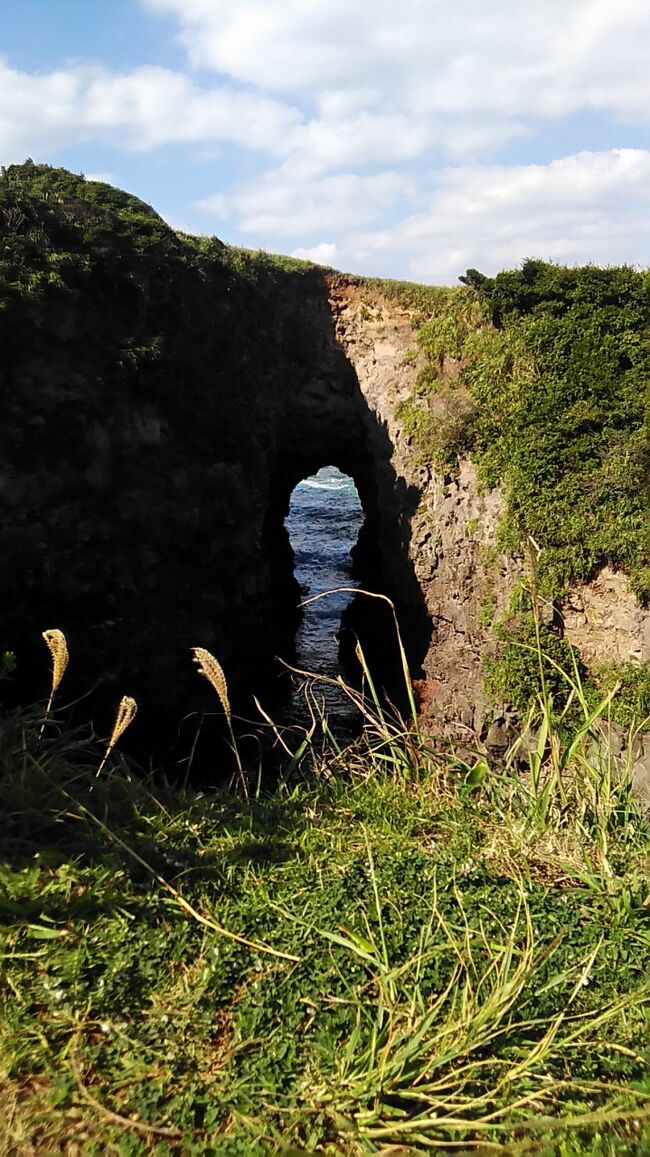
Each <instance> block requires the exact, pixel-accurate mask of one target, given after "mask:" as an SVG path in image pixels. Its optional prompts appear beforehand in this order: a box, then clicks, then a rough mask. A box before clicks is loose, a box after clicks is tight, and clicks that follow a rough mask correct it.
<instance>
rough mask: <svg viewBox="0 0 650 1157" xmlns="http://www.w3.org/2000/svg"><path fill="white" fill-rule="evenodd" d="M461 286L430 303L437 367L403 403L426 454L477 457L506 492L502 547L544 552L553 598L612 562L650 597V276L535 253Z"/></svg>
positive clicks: (430, 352) (433, 294)
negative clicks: (534, 545)
mask: <svg viewBox="0 0 650 1157" xmlns="http://www.w3.org/2000/svg"><path fill="white" fill-rule="evenodd" d="M463 280H466V281H467V282H468V284H467V285H465V286H462V287H459V288H458V289H448V290H443V289H438V290H433V291H430V292H429V293H428V294H427V295H426V306H425V305H424V299H423V302H422V305H423V308H424V309H425V311H426V319H425V320H423V318H422V317H420V318H419V319H418V322H419V331H418V341H419V345H420V348H421V350H422V352H423V354H424V356H425V359H426V365H425V370H424V372H423V373H422V374H421V376H420V379H419V381H418V384H417V387H416V391H415V393H414V395H413V397H412V398H411V399H410V401H409V402H407V403H405V404H404V405H403V410H402V416H403V420H404V421H405V423H406V425H407V428H408V429H409V431H410V432H411V433H412V435H413V437H414V439H415V441H416V443H417V445H418V447H419V450H420V454H421V456H422V457H425V458H426V457H428V458H429V460H430V461H433V462H434V463H436V462H440V461H441V460H446V461H447V462H450V461H451V462H453V461H454V460H455V457H456V456H457V455H458V454H459V453H463V452H467V453H471V455H472V456H473V457H474V458H475V459H476V460H477V461H478V463H479V465H480V469H481V476H482V479H483V482H484V484H485V485H487V486H494V485H497V484H500V485H501V486H502V487H503V489H504V492H505V496H506V500H507V514H506V520H505V522H504V526H503V543H504V545H505V546H506V547H508V548H509V549H511V550H514V551H517V550H519V549H521V544H522V543H523V542H526V541H527V539H528V537H529V536H531V535H532V536H533V538H534V539H535V540H536V541H537V542H538V543H539V544H540V545H541V546H542V547H543V557H542V561H541V569H540V583H541V585H542V589H544V591H545V593H547V594H552V595H555V596H557V595H561V594H562V593H563V591H564V590H565V589H566V587H567V585H568V584H569V583H570V582H572V581H576V580H588V579H589V578H590V577H591V576H592V575H593V574H594V572H595V571H597V570H598V569H599V568H600V567H602V566H604V565H605V564H606V563H610V564H612V565H613V566H614V567H620V568H623V569H624V570H625V571H626V572H627V573H628V574H629V576H630V581H631V583H632V586H633V589H634V590H635V591H636V593H637V594H638V595H639V597H640V598H642V599H643V600H647V599H648V598H649V597H650V581H649V580H650V572H648V557H649V554H650V511H649V503H648V494H649V493H650V485H649V484H650V437H649V429H648V382H649V381H650V344H649V342H648V331H649V327H650V274H647V273H638V272H636V271H635V270H633V269H631V268H613V269H596V268H593V267H591V266H587V267H585V268H579V269H567V268H564V267H561V266H554V265H548V264H545V263H543V262H539V261H527V262H525V263H524V265H523V267H522V269H521V270H518V271H512V272H508V273H500V274H498V275H497V277H495V278H494V279H490V278H486V277H483V276H481V275H480V274H477V273H476V271H468V274H467V275H466V278H465V279H463ZM384 288H388V286H387V285H384ZM404 292H405V291H404V290H402V289H398V290H396V293H397V296H398V297H399V296H400V294H403V293H404ZM423 316H424V315H423ZM445 410H446V411H448V412H449V413H450V414H451V415H452V420H451V421H450V422H449V423H447V427H448V428H447V430H446V431H444V432H441V430H440V426H441V416H442V418H443V425H444V414H445Z"/></svg>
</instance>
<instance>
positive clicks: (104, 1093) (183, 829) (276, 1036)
mask: <svg viewBox="0 0 650 1157" xmlns="http://www.w3.org/2000/svg"><path fill="white" fill-rule="evenodd" d="M359 660H360V664H361V670H362V673H363V680H362V685H361V686H360V688H358V689H354V688H351V687H345V686H344V685H343V687H342V689H343V690H344V692H345V693H347V694H348V695H349V697H350V699H351V700H352V701H353V702H354V704H355V706H356V707H357V709H358V710H359V711H360V713H361V715H362V718H363V721H364V728H363V732H362V734H361V736H360V737H359V739H358V740H356V741H354V742H353V743H351V744H348V745H347V746H345V747H344V746H342V745H341V744H337V743H336V740H335V739H334V737H332V736H331V733H330V731H329V726H328V723H327V720H326V719H325V718H324V717H323V715H322V713H321V711H320V709H319V696H318V688H317V684H314V683H313V682H312V683H310V684H308V695H309V704H310V711H311V715H310V722H309V724H308V726H306V727H305V728H304V729H302V731H301V730H299V729H298V730H296V729H293V730H291V731H282V730H281V729H280V728H278V727H277V726H276V725H275V724H274V723H273V721H272V720H271V718H270V716H269V715H268V713H266V712H263V714H262V715H261V717H260V718H261V723H262V725H263V726H264V727H265V728H266V729H267V731H268V733H269V735H270V737H271V739H275V742H276V743H277V745H278V746H279V748H280V750H281V752H282V755H283V757H284V774H283V775H281V776H280V778H279V781H278V782H277V785H276V786H275V787H274V789H273V790H272V791H268V792H264V791H262V790H261V788H260V785H259V777H258V774H257V769H254V768H251V769H250V770H249V769H247V768H246V766H245V764H244V763H243V762H241V763H240V765H239V768H238V780H239V784H240V788H239V791H234V790H225V789H214V790H206V789H205V788H204V789H203V790H198V789H193V788H190V787H187V786H183V787H179V786H174V785H172V784H170V783H168V782H166V781H165V779H164V777H163V776H161V775H158V776H157V777H156V776H146V775H144V774H142V773H138V772H136V771H135V770H134V769H132V768H131V767H130V766H129V764H128V762H127V761H126V760H124V759H121V758H120V757H119V755H117V754H116V750H115V749H114V748H111V751H110V754H109V756H108V757H107V758H106V762H105V764H104V766H103V768H102V771H101V774H100V775H99V776H98V775H97V770H98V768H99V767H100V765H101V763H102V759H103V757H104V753H105V745H102V744H99V743H98V742H96V741H95V740H94V739H93V738H92V737H90V736H89V735H88V734H86V733H84V732H77V733H71V732H69V731H67V730H66V729H65V727H63V726H62V724H61V722H60V720H59V719H58V718H57V715H56V713H54V714H53V715H51V716H50V717H49V718H48V721H47V726H46V728H45V732H44V735H43V737H42V738H40V732H41V728H42V724H43V709H42V708H40V707H39V708H34V709H32V710H30V711H24V712H17V713H14V714H9V715H6V716H5V718H4V720H3V729H2V744H1V747H0V774H1V775H2V783H3V792H2V808H3V854H2V861H3V864H2V868H1V869H0V917H1V927H2V935H3V947H2V959H1V961H0V992H1V993H2V1019H1V1021H0V1066H1V1068H2V1073H3V1078H4V1079H3V1082H2V1084H1V1092H0V1119H1V1120H2V1122H3V1124H2V1125H0V1136H1V1135H2V1129H4V1130H5V1134H6V1138H5V1139H4V1141H5V1146H10V1145H13V1146H14V1150H10V1151H16V1152H18V1153H21V1152H25V1153H27V1152H33V1151H44V1152H48V1151H70V1152H72V1151H79V1150H80V1151H83V1152H89V1153H93V1152H97V1153H99V1152H104V1151H106V1149H107V1148H109V1149H113V1150H115V1151H118V1152H120V1153H122V1152H124V1153H146V1152H153V1151H155V1152H157V1153H158V1152H160V1153H175V1152H179V1153H193V1152H196V1153H204V1152H218V1153H220V1154H222V1153H223V1154H226V1155H227V1154H242V1153H245V1154H248V1153H252V1154H255V1153H272V1152H278V1153H280V1152H294V1153H298V1152H305V1153H316V1152H323V1153H331V1154H335V1153H337V1154H340V1153H347V1154H364V1153H384V1154H388V1153H398V1152H417V1151H427V1150H429V1149H452V1150H454V1149H455V1150H457V1151H460V1152H469V1151H472V1150H474V1149H476V1150H479V1151H483V1152H506V1153H511V1152H522V1151H532V1150H534V1151H537V1152H547V1153H555V1152H561V1153H565V1154H570V1153H582V1152H588V1153H594V1154H596V1153H614V1152H616V1153H619V1152H629V1153H635V1152H639V1151H642V1149H641V1148H640V1147H641V1146H642V1145H644V1144H646V1145H647V1144H648V1143H649V1139H650V1134H649V1133H648V1130H647V1126H646V1122H647V1121H648V1119H649V1118H650V982H649V980H648V977H649V975H650V919H649V913H650V883H649V871H648V867H649V864H650V830H649V827H648V822H647V819H646V818H645V817H644V815H643V813H642V811H641V809H640V806H639V804H638V801H637V800H636V799H635V797H634V793H633V791H632V777H631V767H630V765H629V759H628V758H627V757H626V756H625V755H615V753H614V749H613V747H612V744H611V743H609V741H608V740H609V714H610V705H611V694H610V695H607V696H605V697H603V699H602V701H601V703H600V704H599V705H598V706H597V707H596V708H594V707H593V706H590V705H589V703H588V700H587V697H586V695H585V694H584V691H583V689H582V687H581V685H580V681H579V678H578V677H577V674H576V671H569V672H565V673H564V677H565V678H566V680H567V684H568V688H569V695H568V699H569V705H568V706H567V705H566V699H565V701H564V702H565V706H564V707H563V708H562V710H557V709H556V708H555V705H554V703H553V701H552V698H551V697H550V696H549V695H548V694H547V692H546V690H545V688H544V685H543V681H542V684H541V686H540V698H539V702H538V704H537V707H536V708H535V710H534V712H532V713H531V715H530V717H529V719H527V720H526V721H524V726H522V732H521V735H520V736H519V738H518V739H517V740H516V742H515V743H514V744H513V746H512V748H511V749H510V751H509V752H508V753H507V754H506V756H505V758H504V759H503V760H502V761H501V762H499V763H498V764H497V763H493V762H491V761H490V760H489V759H488V758H487V757H486V755H485V754H484V753H481V752H478V751H477V752H476V754H474V755H472V754H471V753H469V752H467V751H465V752H463V753H462V755H460V754H458V753H455V752H454V751H453V749H452V748H451V747H450V745H448V744H447V745H444V746H441V745H436V744H434V743H433V742H432V741H431V740H430V739H429V738H428V737H427V736H426V735H424V734H422V732H421V731H420V728H419V725H418V720H417V716H416V715H415V712H414V707H412V711H411V715H410V717H409V718H407V719H406V720H400V719H399V718H398V717H396V716H395V714H394V712H391V711H390V709H389V708H388V707H387V706H386V705H385V704H384V703H383V702H382V699H381V697H380V695H379V693H378V690H377V688H376V687H375V686H374V683H373V680H372V675H371V672H370V671H369V670H368V669H367V666H366V665H365V660H364V657H363V655H362V654H360V655H359ZM404 662H405V660H404ZM340 686H341V684H340ZM220 687H221V692H222V696H223V695H224V694H225V700H226V703H227V704H228V708H229V707H230V704H229V701H228V697H227V686H226V685H225V676H224V679H223V686H222V685H221V683H220ZM222 696H220V697H222ZM222 701H223V700H222ZM641 723H642V721H639V725H641ZM230 736H231V740H233V739H234V733H233V732H230ZM244 784H245V792H244ZM246 795H247V796H248V798H246ZM643 1138H645V1140H643Z"/></svg>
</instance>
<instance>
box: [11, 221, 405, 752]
mask: <svg viewBox="0 0 650 1157" xmlns="http://www.w3.org/2000/svg"><path fill="white" fill-rule="evenodd" d="M36 211H38V204H37V210H36ZM68 211H69V205H66V206H65V213H68ZM48 212H49V210H48ZM77 216H79V213H78V214H77ZM44 217H45V219H44V220H43V221H41V222H40V227H41V228H43V229H47V230H49V232H48V235H47V247H48V249H47V251H48V260H49V261H50V264H52V260H53V257H56V258H57V260H58V263H59V267H65V262H66V255H67V254H70V253H73V252H76V253H78V252H79V250H81V252H82V253H83V255H84V262H83V267H77V266H76V265H73V267H72V273H71V274H70V275H69V276H66V277H64V278H62V279H60V282H59V283H58V284H57V283H56V282H54V281H53V282H52V284H51V285H48V286H47V287H46V289H45V291H44V292H39V293H38V294H37V295H36V296H35V297H33V298H30V297H29V295H28V294H25V293H17V292H13V293H9V294H8V295H7V296H6V299H5V302H4V308H3V310H2V312H1V313H0V326H1V331H0V342H1V354H0V387H1V391H2V399H3V403H2V407H3V409H2V447H3V449H2V463H1V473H0V487H1V493H2V498H3V503H4V507H5V515H4V517H3V528H2V559H3V564H2V574H1V586H2V605H3V615H2V620H3V635H2V645H3V648H4V649H11V650H14V651H15V652H16V653H17V655H18V656H19V680H18V683H17V686H16V689H17V691H18V692H19V693H20V695H21V697H22V698H23V700H25V699H29V698H34V697H35V696H37V695H39V694H41V693H42V692H43V691H44V690H45V688H46V685H47V656H46V653H45V649H44V645H43V643H42V641H41V638H40V633H41V631H42V630H43V629H44V628H49V627H53V626H56V627H59V628H60V629H62V630H63V631H64V632H65V634H66V636H67V638H68V642H69V646H70V652H71V663H70V668H69V674H68V675H67V676H66V690H67V692H68V696H73V695H83V694H86V693H87V692H88V691H89V690H90V689H91V688H93V687H95V688H96V690H95V698H94V702H95V704H98V705H99V708H98V709H99V713H100V718H101V720H102V722H103V716H102V711H103V712H104V714H106V713H108V711H109V705H110V709H111V710H112V705H113V704H114V703H115V702H116V700H117V699H118V698H119V696H120V695H122V694H123V693H129V694H132V695H133V696H134V697H135V698H136V699H137V700H138V702H139V703H140V706H141V711H140V714H139V717H138V720H139V723H138V725H139V727H140V729H141V732H142V734H143V741H144V732H146V742H147V743H150V740H151V736H152V734H156V735H157V736H159V737H160V738H161V741H162V743H163V746H164V745H165V744H166V743H168V742H169V741H170V739H172V738H173V735H174V733H175V730H176V729H177V727H178V724H179V721H180V719H181V718H182V716H183V715H184V714H185V713H186V712H188V711H197V710H200V709H201V708H203V707H207V708H208V709H213V708H214V706H215V705H214V703H213V701H212V700H211V698H210V693H209V689H208V688H207V687H206V688H203V687H202V686H201V681H200V680H199V679H198V678H197V676H196V674H195V669H194V668H193V666H192V663H191V657H190V648H191V647H192V646H193V645H201V646H204V647H207V648H208V649H209V650H211V651H213V652H214V654H215V655H217V656H218V657H219V659H220V661H221V662H222V664H223V666H224V669H225V671H226V673H227V676H228V680H229V683H230V685H231V689H232V690H233V693H234V694H235V697H237V694H238V692H240V693H244V692H250V691H251V690H254V689H259V688H260V686H264V684H265V681H266V680H267V679H268V676H269V672H270V670H271V662H272V657H273V655H274V654H276V653H277V652H278V651H283V650H284V651H286V650H287V649H289V648H290V641H291V634H292V631H293V629H294V628H295V621H296V611H295V607H296V601H297V599H296V592H295V589H294V585H293V572H292V556H291V551H290V547H289V544H288V539H287V536H286V532H285V530H284V525H283V520H284V516H285V514H286V512H287V509H288V503H289V498H290V495H291V491H292V489H293V487H294V486H295V485H296V483H297V482H298V481H300V480H301V479H302V478H304V477H305V476H306V475H308V474H311V473H313V472H314V471H315V470H317V469H318V468H319V467H320V466H322V465H327V464H334V465H337V466H339V467H340V468H341V469H342V470H344V471H345V472H346V473H348V474H350V475H351V476H352V477H353V478H354V479H355V481H356V483H357V486H358V489H359V493H360V496H361V499H362V502H363V504H364V508H365V511H366V515H367V525H366V540H367V541H368V542H376V543H378V546H377V549H376V550H375V552H374V554H375V559H374V562H375V564H377V563H379V568H377V566H376V565H375V566H374V568H373V570H374V573H373V575H372V577H371V576H370V574H367V575H366V577H367V579H368V581H373V583H374V585H375V586H376V585H377V582H378V581H379V583H381V582H382V581H383V580H382V577H381V575H380V574H379V575H378V573H377V570H378V569H379V571H381V560H382V555H385V556H386V559H387V560H388V561H389V563H390V565H387V566H386V568H384V569H385V571H386V583H385V585H386V586H387V587H388V588H389V589H390V587H391V583H390V573H391V572H392V571H394V570H395V561H396V558H397V556H398V555H400V557H402V565H403V570H404V572H405V573H407V572H409V570H410V588H409V590H408V591H406V589H405V592H404V593H405V596H406V597H405V598H404V599H403V600H402V601H403V602H404V604H405V606H406V604H408V603H409V600H410V601H411V602H412V603H413V606H412V607H411V617H413V615H414V614H415V613H416V610H417V611H418V612H419V613H420V616H421V617H422V614H423V612H422V605H423V604H422V597H421V594H420V590H419V587H418V585H417V582H416V581H415V578H414V576H413V573H412V568H410V564H409V562H408V542H407V541H406V539H407V538H408V533H407V528H405V524H404V509H403V508H402V505H401V499H400V498H399V493H398V490H395V496H394V498H393V499H392V505H390V506H389V508H387V507H386V503H385V498H386V492H387V484H388V486H389V487H390V486H392V485H393V484H394V483H395V476H394V471H393V470H392V467H391V453H392V446H391V442H390V440H389V438H388V435H387V434H386V431H385V429H384V428H383V427H382V426H381V424H380V423H379V422H378V420H377V418H376V417H375V416H374V413H373V412H372V411H371V410H370V409H369V407H368V404H367V402H366V401H365V399H364V396H363V394H362V392H361V390H360V388H359V383H358V381H357V377H356V373H355V371H354V369H353V367H352V365H351V363H350V362H349V361H348V359H347V357H346V355H345V353H344V351H343V349H342V348H341V346H340V344H339V343H338V341H337V339H336V336H335V333H334V324H333V320H332V314H331V309H330V304H329V292H330V290H329V285H328V281H327V277H326V275H325V274H324V273H323V272H322V271H320V270H317V269H313V268H306V269H304V270H300V271H296V272H284V271H283V272H282V273H281V275H279V274H278V271H277V269H276V268H275V267H274V266H273V265H272V264H271V263H268V264H267V265H266V266H265V264H264V262H263V261H262V262H260V263H259V266H258V267H257V268H256V269H255V275H254V276H252V275H251V273H250V270H249V271H238V270H237V269H236V268H235V267H233V265H229V264H228V262H227V261H225V260H221V259H220V257H219V254H215V253H214V252H213V253H212V254H211V255H210V257H209V259H204V260H200V259H199V258H198V257H197V256H196V254H195V253H194V252H193V251H192V250H191V249H189V248H187V247H186V246H185V245H184V243H183V241H182V240H181V239H178V238H177V237H176V236H175V235H174V234H173V233H171V231H167V230H165V229H164V227H163V229H162V230H161V232H162V239H161V240H158V241H157V242H156V243H155V244H154V245H153V246H152V247H151V248H150V250H149V251H148V252H147V254H146V255H145V256H144V257H143V256H142V255H141V254H140V253H139V252H138V249H137V235H136V234H133V235H128V236H126V237H124V236H121V237H120V238H119V243H118V238H117V237H115V236H112V235H111V232H110V221H102V225H103V227H102V230H101V236H100V240H99V242H97V240H96V239H95V240H91V241H90V242H89V241H88V240H87V233H88V230H87V224H86V223H85V222H84V224H83V228H82V227H79V228H78V229H77V232H76V233H75V229H76V228H77V226H76V225H75V221H74V220H73V222H72V224H70V222H69V221H68V220H67V218H66V217H65V214H64V213H63V210H62V211H61V212H60V213H57V214H55V216H54V219H53V220H54V224H56V225H58V226H60V228H59V234H60V236H57V233H56V229H55V228H54V225H53V220H52V218H51V213H50V214H49V215H45V213H44ZM161 224H162V223H161ZM64 226H65V228H64ZM66 229H67V233H66ZM75 247H76V249H75ZM401 485H402V487H403V488H405V484H404V482H403V480H402V483H401ZM405 489H407V488H405ZM382 502H383V506H382ZM380 507H381V511H380ZM380 523H381V527H380ZM380 530H381V533H379V531H380ZM380 540H381V541H380ZM362 563H363V550H361V559H360V566H361V569H362V570H363V566H362ZM366 571H368V568H367V567H366ZM391 593H394V594H397V596H398V597H399V596H400V591H399V590H397V591H396V590H392V591H391ZM418 601H419V603H420V606H419V608H417V606H416V604H417V603H418ZM406 617H407V618H408V614H407V616H406ZM424 618H425V619H426V614H424ZM415 646H416V649H419V651H420V655H419V658H420V659H421V658H422V657H423V654H424V650H425V649H426V639H425V638H424V636H421V637H420V638H419V639H418V640H417V642H416V644H415ZM97 685H99V686H97ZM85 714H87V711H86V712H85ZM134 731H136V729H134ZM136 734H137V732H136Z"/></svg>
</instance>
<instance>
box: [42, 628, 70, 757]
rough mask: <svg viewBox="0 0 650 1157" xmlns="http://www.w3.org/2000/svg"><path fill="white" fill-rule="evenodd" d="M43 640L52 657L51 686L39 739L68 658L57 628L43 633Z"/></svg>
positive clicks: (61, 635)
mask: <svg viewBox="0 0 650 1157" xmlns="http://www.w3.org/2000/svg"><path fill="white" fill-rule="evenodd" d="M43 638H44V639H45V642H46V643H47V645H48V648H49V651H50V654H51V656H52V686H51V688H50V697H49V699H48V701H47V707H46V708H45V719H44V720H43V723H42V725H41V730H40V731H39V733H38V737H39V739H40V738H41V736H42V734H43V731H44V729H45V720H46V719H47V717H48V715H49V714H50V711H51V710H52V703H53V702H54V696H55V695H56V692H57V688H58V686H59V684H60V682H61V680H62V678H63V676H64V674H65V669H66V667H67V666H68V660H69V658H70V655H69V653H68V644H67V643H66V640H65V635H64V634H63V631H59V630H58V628H57V627H54V628H53V629H52V630H51V631H43Z"/></svg>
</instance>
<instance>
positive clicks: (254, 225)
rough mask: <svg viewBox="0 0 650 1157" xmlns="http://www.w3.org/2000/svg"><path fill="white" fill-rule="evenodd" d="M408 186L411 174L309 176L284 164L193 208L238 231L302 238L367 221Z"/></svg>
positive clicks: (391, 204) (393, 202) (380, 213)
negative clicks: (243, 185) (231, 191)
mask: <svg viewBox="0 0 650 1157" xmlns="http://www.w3.org/2000/svg"><path fill="white" fill-rule="evenodd" d="M414 191H415V182H414V181H413V179H412V178H409V177H408V176H406V175H403V174H400V173H397V172H392V171H388V172H382V173H375V174H373V175H371V176H361V175H359V174H356V173H337V174H335V175H333V176H328V177H316V178H313V177H311V176H306V177H305V176H304V174H302V173H301V172H300V170H296V169H294V168H293V167H292V165H291V164H287V165H283V166H282V167H281V168H279V169H275V170H271V171H269V172H267V173H265V174H264V176H263V177H262V178H261V179H256V180H255V182H254V183H252V184H251V185H249V186H246V187H244V188H241V189H239V190H236V191H235V192H233V193H230V194H225V193H217V194H215V195H213V196H211V197H206V198H204V199H203V200H202V201H199V202H198V203H197V208H198V209H200V210H202V211H203V212H205V213H208V214H210V215H211V216H214V217H216V218H218V219H219V221H220V222H225V221H230V222H234V223H235V224H236V226H237V228H238V229H239V230H240V231H241V232H243V233H248V234H254V235H255V236H257V237H266V236H271V237H274V238H278V237H283V238H285V237H288V238H295V239H301V240H306V239H308V238H310V237H316V236H318V235H320V236H322V234H323V233H324V232H329V231H334V230H336V231H340V230H342V229H344V230H345V229H358V228H360V227H362V226H364V225H369V224H371V223H372V222H373V221H377V220H379V219H381V218H382V217H383V216H384V215H385V214H386V213H387V212H389V211H390V210H391V209H393V208H394V207H395V206H396V205H398V204H399V203H400V201H401V200H402V199H403V198H408V197H409V196H412V195H413V193H414Z"/></svg>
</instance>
